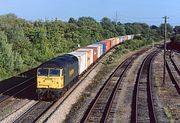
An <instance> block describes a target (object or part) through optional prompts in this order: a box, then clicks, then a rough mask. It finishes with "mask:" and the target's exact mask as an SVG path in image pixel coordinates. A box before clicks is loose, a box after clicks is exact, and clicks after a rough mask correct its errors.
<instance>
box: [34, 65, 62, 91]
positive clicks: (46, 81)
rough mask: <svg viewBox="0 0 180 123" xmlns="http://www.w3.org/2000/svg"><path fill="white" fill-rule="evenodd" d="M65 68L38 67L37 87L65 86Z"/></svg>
mask: <svg viewBox="0 0 180 123" xmlns="http://www.w3.org/2000/svg"><path fill="white" fill-rule="evenodd" d="M62 71H63V69H55V68H38V70H37V88H63V87H64V76H63V75H62Z"/></svg>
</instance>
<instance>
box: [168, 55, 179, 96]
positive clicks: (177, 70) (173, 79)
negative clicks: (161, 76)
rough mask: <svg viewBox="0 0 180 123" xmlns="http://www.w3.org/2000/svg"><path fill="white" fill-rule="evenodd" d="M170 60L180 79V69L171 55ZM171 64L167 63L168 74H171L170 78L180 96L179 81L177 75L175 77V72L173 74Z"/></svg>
mask: <svg viewBox="0 0 180 123" xmlns="http://www.w3.org/2000/svg"><path fill="white" fill-rule="evenodd" d="M169 60H170V62H171V63H172V65H173V67H174V69H175V71H176V72H177V74H178V75H179V77H180V71H179V69H178V67H177V65H176V63H175V61H174V60H173V58H172V56H171V54H170V55H169ZM170 62H168V61H166V68H167V71H168V73H169V76H170V78H171V80H172V83H173V84H174V87H175V88H176V90H177V93H178V94H179V95H180V83H179V82H178V81H179V80H178V78H177V77H176V75H174V72H173V70H172V68H171V67H170Z"/></svg>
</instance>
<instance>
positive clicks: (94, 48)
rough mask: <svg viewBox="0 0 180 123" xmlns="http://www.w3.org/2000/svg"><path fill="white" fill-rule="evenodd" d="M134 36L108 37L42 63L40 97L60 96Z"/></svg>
mask: <svg viewBox="0 0 180 123" xmlns="http://www.w3.org/2000/svg"><path fill="white" fill-rule="evenodd" d="M133 37H134V35H125V36H119V37H115V38H110V39H106V40H103V41H100V42H97V43H94V44H91V45H88V46H87V47H83V48H80V49H78V50H76V51H74V52H71V53H67V54H64V55H61V56H58V57H56V58H54V59H51V60H49V61H47V62H45V63H43V64H41V65H40V66H39V67H38V69H37V86H36V87H37V88H36V92H37V95H38V98H39V99H41V100H42V99H43V100H44V99H51V100H55V99H58V98H60V97H61V96H62V95H63V94H64V93H65V92H66V91H67V90H68V89H69V88H70V87H71V86H72V85H73V84H74V83H75V82H77V80H78V79H79V76H81V75H82V74H83V73H84V72H85V71H86V70H87V69H88V68H89V67H90V66H92V64H94V63H95V62H96V61H97V60H98V59H100V57H101V56H103V55H104V54H106V53H107V52H108V51H109V50H111V49H112V48H113V47H115V46H116V45H120V44H121V43H123V42H124V41H126V40H131V39H133Z"/></svg>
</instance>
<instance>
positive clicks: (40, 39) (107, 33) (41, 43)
mask: <svg viewBox="0 0 180 123" xmlns="http://www.w3.org/2000/svg"><path fill="white" fill-rule="evenodd" d="M163 26H164V25H163V24H161V25H160V26H159V27H157V26H155V25H152V26H149V25H148V24H146V23H125V24H122V23H120V22H114V21H112V20H111V19H109V18H107V17H104V18H102V19H101V21H100V22H98V21H96V20H95V19H94V18H92V17H80V18H78V19H74V18H70V19H69V20H68V22H64V21H61V20H59V19H54V20H37V21H27V20H25V19H22V18H18V17H17V16H16V15H14V14H7V15H2V16H0V77H3V76H5V75H12V73H17V72H20V71H22V70H25V69H28V68H32V67H34V66H37V65H38V64H40V63H42V62H44V61H46V60H48V59H51V58H53V57H56V56H58V55H60V54H63V53H66V52H70V51H73V50H75V49H77V48H78V44H79V45H80V46H81V47H83V46H86V45H88V44H92V43H94V42H97V41H99V40H103V39H107V38H111V37H116V36H121V35H126V34H142V35H143V36H145V37H148V38H157V37H159V36H163ZM168 31H169V32H172V26H171V25H170V24H169V26H168Z"/></svg>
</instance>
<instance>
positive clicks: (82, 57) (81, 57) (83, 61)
mask: <svg viewBox="0 0 180 123" xmlns="http://www.w3.org/2000/svg"><path fill="white" fill-rule="evenodd" d="M69 54H71V55H74V56H75V57H77V58H78V65H79V75H80V74H81V73H82V72H84V71H85V70H86V69H87V52H71V53H69Z"/></svg>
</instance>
